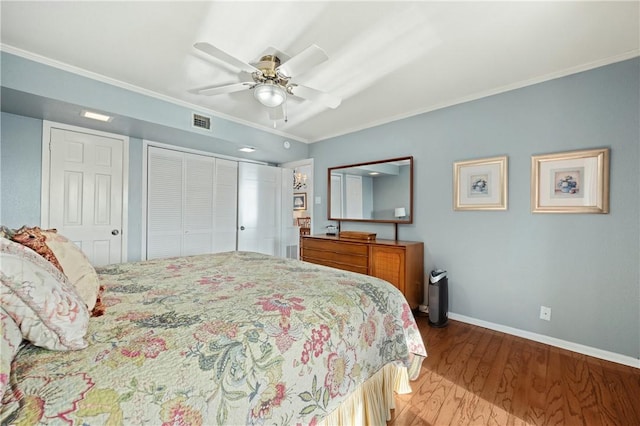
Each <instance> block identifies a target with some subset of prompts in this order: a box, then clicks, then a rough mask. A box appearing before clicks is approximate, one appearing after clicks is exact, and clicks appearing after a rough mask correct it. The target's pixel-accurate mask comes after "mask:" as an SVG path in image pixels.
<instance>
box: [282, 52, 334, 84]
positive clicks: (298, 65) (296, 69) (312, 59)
mask: <svg viewBox="0 0 640 426" xmlns="http://www.w3.org/2000/svg"><path fill="white" fill-rule="evenodd" d="M327 59H329V57H328V56H327V54H326V53H325V52H324V50H322V49H321V48H320V47H318V46H316V45H315V44H312V45H311V46H309V47H307V48H306V49H304V50H303V51H302V52H300V53H298V54H297V55H294V56H293V57H292V58H291V59H289V60H288V61H286V62H285V63H284V64H281V65H280V66H279V67H278V68H277V69H276V71H278V73H279V74H281V75H283V76H285V77H288V78H291V77H293V76H298V75H300V74H302V73H304V72H306V71H308V70H310V69H311V68H313V67H315V66H316V65H318V64H321V63H323V62H324V61H326V60H327Z"/></svg>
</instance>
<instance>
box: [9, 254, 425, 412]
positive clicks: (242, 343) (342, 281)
mask: <svg viewBox="0 0 640 426" xmlns="http://www.w3.org/2000/svg"><path fill="white" fill-rule="evenodd" d="M98 273H99V275H100V279H101V282H102V284H103V285H104V286H105V287H106V290H105V293H104V296H103V300H104V302H105V304H106V305H107V312H106V314H105V315H104V316H102V317H96V318H92V319H91V322H90V324H89V331H88V335H87V337H88V341H89V347H88V348H86V349H83V350H80V351H71V352H55V351H49V350H45V349H41V348H37V347H35V346H31V345H26V346H25V347H24V348H23V349H22V350H21V351H20V353H19V354H18V355H17V357H16V359H15V361H14V364H13V370H12V373H11V378H10V386H11V390H8V391H7V392H6V393H5V396H4V399H3V406H2V412H1V416H0V417H1V418H3V422H6V423H11V424H13V423H15V424H36V423H52V424H78V425H80V424H127V425H134V424H156V425H159V424H184V425H186V424H192V425H201V424H204V425H210V424H224V425H235V424H238V425H240V424H283V425H285V424H286V425H289V424H303V425H308V424H315V423H316V422H318V421H320V420H321V419H322V418H324V417H325V416H326V415H327V414H328V413H330V412H332V411H333V410H334V409H336V407H337V406H338V405H339V404H340V403H341V401H343V400H344V399H345V397H346V396H347V395H349V393H350V392H352V391H353V390H354V389H355V388H356V387H357V386H358V385H359V384H361V383H363V382H364V381H365V380H366V379H367V378H369V377H370V376H372V375H373V374H374V373H375V372H377V371H378V370H379V369H381V367H382V366H384V365H385V364H388V363H391V362H402V363H405V365H408V364H409V363H410V362H412V361H413V362H416V361H417V362H420V361H421V360H422V358H423V357H424V356H426V352H425V348H424V345H423V342H422V339H421V337H420V333H419V331H418V329H417V327H416V324H415V321H414V319H413V316H412V314H411V311H410V308H409V306H408V305H407V303H406V301H405V300H404V298H403V296H402V294H401V293H400V292H399V291H398V290H396V289H395V288H394V287H393V286H392V285H390V284H388V283H386V282H385V281H382V280H378V279H376V278H373V277H368V276H364V275H359V274H353V273H350V272H345V271H338V270H335V269H331V268H326V267H323V266H318V265H313V264H309V263H305V262H301V261H297V260H290V259H280V258H274V257H271V256H266V255H262V254H257V253H248V252H229V253H219V254H214V255H201V256H191V257H182V258H172V259H161V260H153V261H147V262H138V263H126V264H118V265H110V266H107V267H103V268H99V269H98Z"/></svg>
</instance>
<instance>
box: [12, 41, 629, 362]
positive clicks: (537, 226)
mask: <svg viewBox="0 0 640 426" xmlns="http://www.w3.org/2000/svg"><path fill="white" fill-rule="evenodd" d="M13 66H15V67H17V68H16V69H13V68H12V67H13ZM41 67H42V66H41V65H37V64H36V65H34V64H30V63H28V62H24V60H22V59H16V58H15V57H12V56H11V55H9V56H7V55H6V54H5V53H2V77H3V78H2V95H3V96H2V110H3V111H4V113H3V114H2V116H1V117H0V120H1V122H0V127H1V131H0V136H1V138H2V139H1V142H0V155H1V160H0V167H1V170H0V179H1V182H0V193H1V195H0V201H1V202H2V205H1V206H0V214H1V217H0V221H1V222H2V223H3V224H6V225H9V226H20V225H22V224H25V223H39V221H40V184H41V183H40V182H41V176H40V173H41V172H40V168H41V166H40V162H41V139H42V135H41V132H42V122H41V120H40V119H39V118H42V117H38V119H34V118H28V117H27V115H28V114H27V113H26V112H25V113H19V112H18V111H19V110H20V107H19V106H17V105H16V103H15V101H17V100H19V99H22V95H23V94H24V93H25V92H28V93H29V96H30V97H28V100H29V101H33V102H36V101H38V100H40V99H41V98H43V97H47V99H49V102H57V104H56V105H60V106H61V107H67V106H68V105H69V104H71V103H78V104H82V103H87V104H91V105H95V106H100V105H107V106H109V108H121V111H129V112H130V114H132V115H139V117H137V118H136V120H133V121H129V122H128V123H129V124H131V126H130V127H129V128H128V131H126V132H123V133H122V134H126V135H128V136H130V138H131V139H130V148H129V155H130V164H129V177H130V179H129V217H128V218H129V231H130V233H129V238H128V251H129V260H137V259H139V258H140V247H141V240H140V239H141V218H142V197H141V185H142V138H144V137H148V135H149V134H152V135H154V136H161V137H164V138H165V139H164V140H159V141H160V142H168V141H171V142H173V143H175V144H177V145H183V146H189V147H192V148H197V149H202V148H203V147H204V148H208V150H210V151H211V152H217V153H220V154H225V152H221V150H222V149H223V148H219V149H218V147H221V146H222V145H220V143H222V144H224V143H226V142H229V141H232V140H233V142H237V141H238V140H239V141H242V140H243V138H247V139H248V140H255V141H256V143H260V144H261V146H262V147H263V149H264V151H265V152H266V153H267V154H268V155H269V156H270V157H272V158H279V157H280V156H282V159H281V161H282V162H284V161H291V160H294V159H301V158H307V157H312V158H314V170H315V174H316V175H315V176H314V179H313V182H314V195H315V196H320V197H321V200H322V203H321V204H314V205H313V208H314V227H315V232H318V233H319V232H322V231H323V230H324V226H325V225H327V224H328V223H329V222H328V221H327V220H326V217H327V216H326V214H327V205H326V194H327V189H326V175H325V173H326V169H327V168H328V167H332V166H336V165H338V164H337V163H339V164H352V163H360V162H364V161H369V160H381V159H384V158H395V157H401V156H408V155H413V156H414V161H415V163H414V166H415V182H414V185H415V187H414V201H415V206H414V207H415V220H414V223H413V224H411V225H400V227H399V234H400V235H399V237H400V238H401V239H406V240H420V241H424V242H425V244H426V256H425V260H426V269H427V271H428V270H429V269H431V268H432V267H434V266H438V267H442V268H445V269H447V270H448V271H449V277H450V281H449V284H450V310H451V312H453V313H457V314H459V315H466V316H469V317H472V318H476V319H478V320H484V321H489V322H492V323H496V324H500V325H503V326H508V327H514V328H517V329H521V330H526V331H531V332H535V333H539V334H543V335H547V336H551V337H556V338H559V339H563V340H566V341H570V342H575V343H579V344H583V345H587V346H591V347H595V348H600V349H603V350H606V351H611V352H615V353H619V354H623V355H627V356H630V357H633V358H640V273H639V263H640V262H639V259H640V219H639V217H640V190H639V189H638V188H639V187H640V154H639V151H640V148H639V144H640V142H639V140H640V134H639V133H640V130H639V128H640V122H639V118H638V117H639V112H640V101H639V93H640V84H639V81H638V80H639V78H638V76H639V75H640V61H639V60H638V59H634V60H629V61H625V62H621V63H618V64H613V65H610V66H607V67H602V68H599V69H595V70H592V71H589V72H584V73H580V74H576V75H573V76H569V77H565V78H562V79H558V80H554V81H550V82H546V83H543V84H538V85H535V86H531V87H527V88H523V89H519V90H515V91H512V92H508V93H504V94H501V95H497V96H492V97H489V98H484V99H481V100H478V101H474V102H468V103H465V104H461V105H457V106H454V107H450V108H446V109H442V110H438V111H434V112H431V113H428V114H423V115H420V116H416V117H412V118H409V119H405V120H401V121H397V122H394V123H390V124H387V125H384V126H379V127H376V128H372V129H368V130H364V131H361V132H357V133H353V134H350V135H345V136H342V137H338V138H334V139H331V140H327V141H323V142H318V143H315V144H312V145H311V146H310V147H308V148H307V147H306V146H304V147H301V146H299V145H298V144H294V147H293V148H292V150H293V151H295V153H293V154H292V153H291V152H287V153H283V152H284V151H282V150H281V140H282V138H272V137H271V136H269V135H267V134H266V133H265V134H262V133H260V132H258V133H256V132H257V131H256V130H255V129H249V130H246V129H243V128H242V126H240V125H237V124H235V123H226V122H225V123H224V125H223V126H222V128H221V129H219V130H220V132H221V133H220V136H223V135H224V136H225V137H226V139H217V138H212V137H206V138H202V137H192V135H191V134H189V130H186V129H182V128H178V127H179V126H180V124H179V123H178V121H175V117H174V115H182V116H184V115H185V113H188V112H189V110H188V109H185V108H177V109H173V108H172V107H170V106H167V105H161V104H158V102H161V101H159V100H157V99H149V98H146V97H144V96H141V95H139V94H135V95H130V94H128V93H124V92H122V89H119V88H111V89H109V88H108V87H103V83H97V86H93V85H91V84H89V83H90V82H88V81H86V80H87V79H84V78H83V77H77V79H80V80H77V79H76V78H72V76H69V75H67V74H64V72H63V71H61V70H53V69H50V70H47V69H44V68H41ZM8 71H9V73H7V72H8ZM48 72H51V73H52V75H49V74H48ZM60 73H62V74H60ZM41 81H46V84H44V83H41ZM56 81H58V82H59V86H60V87H57V88H52V87H51V85H55V84H56V83H55V82H56ZM63 83H64V84H63ZM80 89H82V90H80ZM49 96H52V97H54V98H55V99H53V100H51V99H52V98H48V97H49ZM101 98H102V99H103V101H102V102H101V101H100V99H101ZM105 102H106V103H105ZM146 107H148V108H146ZM100 109H102V110H107V111H110V109H106V108H100ZM148 111H155V112H156V115H154V114H149V115H147V112H148ZM6 112H12V113H11V114H7V113H6ZM48 118H50V119H51V118H52V117H48ZM54 118H55V117H54ZM124 118H126V117H124ZM143 119H144V120H143ZM163 120H166V122H167V123H170V124H171V126H166V125H164V124H163V123H165V121H163ZM56 121H60V122H63V123H65V122H66V123H67V124H75V125H78V123H75V122H70V121H66V120H60V119H57V118H56ZM143 121H144V122H143ZM146 124H150V125H153V127H149V126H146ZM172 126H174V127H172ZM98 130H105V131H112V129H109V128H100V129H98ZM145 132H151V133H145ZM263 133H264V132H263ZM180 136H183V137H184V139H182V138H181V137H180ZM156 140H157V138H156ZM372 141H375V143H372ZM594 147H610V148H611V213H610V214H607V215H593V214H586V215H584V214H583V215H558V214H556V215H551V214H546V215H545V214H535V215H534V214H532V213H530V205H529V204H530V202H529V194H530V192H529V185H530V181H529V179H530V177H529V176H530V158H531V155H535V154H541V153H549V152H561V151H568V150H576V149H586V148H594ZM225 149H226V148H225ZM336 153H339V160H336V158H338V157H336ZM503 154H504V155H508V156H509V209H508V211H506V212H453V210H452V163H453V162H454V161H458V160H466V159H474V158H482V157H490V156H496V155H503ZM287 155H288V156H291V155H294V156H296V157H297V158H290V157H286V156H287ZM314 198H315V197H314ZM344 229H351V230H357V229H362V230H370V231H373V232H377V233H378V237H379V238H392V237H393V226H392V225H382V224H381V225H367V224H356V223H354V224H345V226H344ZM540 305H546V306H550V307H551V308H552V310H553V312H552V321H551V322H545V321H541V320H539V319H538V313H539V306H540Z"/></svg>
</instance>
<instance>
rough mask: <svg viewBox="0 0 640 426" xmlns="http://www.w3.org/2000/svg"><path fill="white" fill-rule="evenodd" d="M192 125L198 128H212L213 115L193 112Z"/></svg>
mask: <svg viewBox="0 0 640 426" xmlns="http://www.w3.org/2000/svg"><path fill="white" fill-rule="evenodd" d="M191 125H192V126H193V127H197V128H198V129H204V130H211V117H207V116H206V115H200V114H196V113H195V112H194V113H193V116H192V120H191Z"/></svg>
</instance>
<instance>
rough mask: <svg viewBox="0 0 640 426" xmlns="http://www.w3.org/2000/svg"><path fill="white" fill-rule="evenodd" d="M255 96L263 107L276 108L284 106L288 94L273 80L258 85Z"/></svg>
mask: <svg viewBox="0 0 640 426" xmlns="http://www.w3.org/2000/svg"><path fill="white" fill-rule="evenodd" d="M253 96H254V97H255V98H256V99H257V100H258V102H260V103H261V104H262V105H264V106H266V107H269V108H274V107H277V106H280V105H282V103H283V102H284V101H285V99H286V98H287V93H286V92H285V91H284V89H283V88H282V87H280V86H278V85H277V84H275V83H274V82H273V81H271V80H267V81H265V82H264V83H260V84H258V85H257V86H256V87H255V88H254V89H253Z"/></svg>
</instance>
